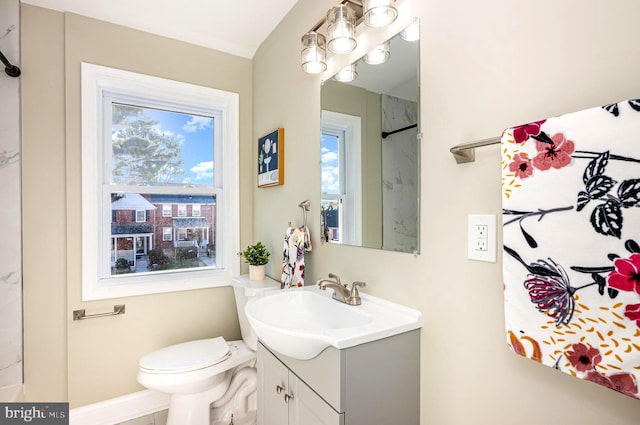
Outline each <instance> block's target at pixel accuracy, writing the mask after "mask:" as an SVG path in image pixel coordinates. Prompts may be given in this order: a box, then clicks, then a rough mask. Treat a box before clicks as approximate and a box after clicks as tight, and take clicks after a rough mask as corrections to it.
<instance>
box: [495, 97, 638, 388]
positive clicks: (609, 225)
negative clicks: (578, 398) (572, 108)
mask: <svg viewBox="0 0 640 425" xmlns="http://www.w3.org/2000/svg"><path fill="white" fill-rule="evenodd" d="M502 189H503V193H502V195H503V196H502V199H503V211H502V213H503V226H504V232H503V241H504V256H503V264H504V266H503V268H504V270H503V272H504V275H503V277H504V296H505V323H506V336H507V342H508V345H509V346H510V347H511V349H512V350H513V351H514V352H515V353H516V354H519V355H521V356H525V357H528V358H531V359H532V360H535V361H537V362H540V363H543V364H545V365H547V366H551V367H553V368H555V369H558V370H560V371H562V372H565V373H568V374H571V375H573V376H576V377H578V378H581V379H586V380H588V381H592V382H595V383H597V384H600V385H604V386H606V387H608V388H611V389H613V390H616V391H619V392H621V393H623V394H625V395H627V396H630V397H634V398H640V394H639V393H638V378H639V377H640V245H639V242H640V99H632V100H628V101H623V102H619V103H615V104H611V105H606V106H603V107H598V108H591V109H587V110H584V111H580V112H575V113H572V114H567V115H563V116H560V117H555V118H549V119H547V120H542V121H536V122H533V123H530V124H527V125H523V126H519V127H514V128H510V129H507V130H505V131H504V133H503V135H502Z"/></svg>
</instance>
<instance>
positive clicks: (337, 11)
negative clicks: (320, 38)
mask: <svg viewBox="0 0 640 425" xmlns="http://www.w3.org/2000/svg"><path fill="white" fill-rule="evenodd" d="M355 31H356V13H355V12H354V11H353V9H351V8H350V7H349V6H347V5H344V4H341V5H339V6H336V7H334V8H332V9H330V10H329V11H328V12H327V37H329V42H328V43H327V48H328V49H329V51H331V52H332V53H349V52H351V51H353V49H355V48H356V39H355V37H354V35H355Z"/></svg>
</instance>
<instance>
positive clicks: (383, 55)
mask: <svg viewBox="0 0 640 425" xmlns="http://www.w3.org/2000/svg"><path fill="white" fill-rule="evenodd" d="M390 54H391V51H390V50H389V42H388V41H387V42H384V43H382V44H380V45H379V46H376V47H374V48H373V49H371V51H369V53H367V54H366V55H364V58H363V60H364V61H365V62H366V63H368V64H369V65H380V64H381V63H385V62H386V61H387V59H389V55H390Z"/></svg>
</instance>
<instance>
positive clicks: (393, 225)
mask: <svg viewBox="0 0 640 425" xmlns="http://www.w3.org/2000/svg"><path fill="white" fill-rule="evenodd" d="M415 25H417V21H416V23H415ZM417 33H418V34H419V31H417ZM419 55H420V49H419V40H418V36H417V35H416V36H413V37H411V36H408V35H407V34H406V31H403V32H402V33H399V34H397V35H395V36H394V37H392V38H391V39H389V40H388V41H387V42H385V43H383V44H381V45H380V46H378V47H376V48H375V49H373V50H372V51H371V52H369V53H367V55H365V56H363V57H362V58H360V59H359V60H357V61H356V62H355V63H353V64H351V65H350V66H349V67H347V68H345V69H344V70H342V71H340V72H339V73H338V74H336V75H335V76H333V77H332V78H330V79H329V80H326V81H324V82H323V84H322V88H321V110H322V124H321V127H322V130H321V132H322V134H321V153H320V155H321V164H322V166H321V169H322V176H321V188H322V194H321V207H322V208H321V220H320V223H321V226H322V229H321V231H322V235H323V237H324V240H325V241H327V242H331V243H338V244H346V245H356V246H362V247H367V248H375V249H384V250H390V251H399V252H410V253H418V252H419V249H420V247H419V241H420V237H419V235H420V223H419V218H420V198H419V197H420V140H419V138H418V135H419V131H420V128H419V117H420V114H419V68H418V67H419V62H420V60H419V59H420V57H419Z"/></svg>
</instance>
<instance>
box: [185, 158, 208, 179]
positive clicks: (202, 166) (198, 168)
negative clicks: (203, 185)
mask: <svg viewBox="0 0 640 425" xmlns="http://www.w3.org/2000/svg"><path fill="white" fill-rule="evenodd" d="M189 171H191V172H192V173H194V174H195V175H196V177H195V180H205V179H211V178H213V161H207V162H200V163H198V164H196V165H194V166H193V167H191V169H190V170H189Z"/></svg>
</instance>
